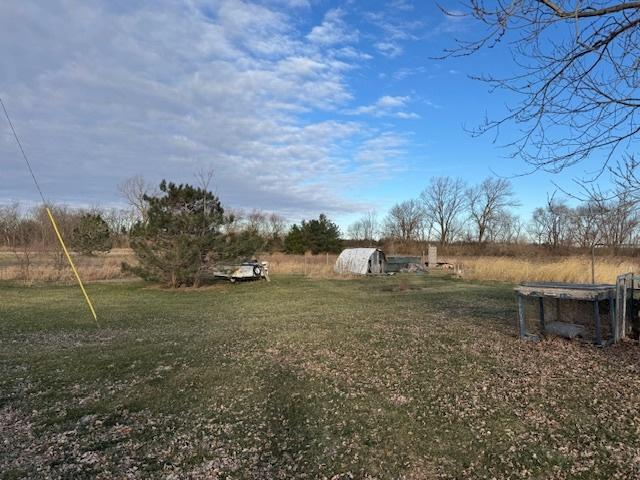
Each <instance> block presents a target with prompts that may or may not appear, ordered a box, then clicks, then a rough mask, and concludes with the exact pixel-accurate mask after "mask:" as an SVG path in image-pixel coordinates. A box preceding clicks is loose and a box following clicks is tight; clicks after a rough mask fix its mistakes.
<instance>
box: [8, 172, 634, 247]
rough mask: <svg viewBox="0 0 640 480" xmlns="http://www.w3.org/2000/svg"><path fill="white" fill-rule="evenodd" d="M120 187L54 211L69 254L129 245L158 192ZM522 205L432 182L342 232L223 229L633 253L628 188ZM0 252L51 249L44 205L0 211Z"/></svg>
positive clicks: (275, 240) (313, 226) (264, 242)
mask: <svg viewBox="0 0 640 480" xmlns="http://www.w3.org/2000/svg"><path fill="white" fill-rule="evenodd" d="M209 179H210V178H209ZM207 186H208V183H207V184H205V185H203V187H207ZM205 189H206V188H205ZM120 191H121V192H122V194H123V196H124V198H125V199H127V201H128V203H129V208H98V207H94V208H89V209H82V208H71V207H67V206H60V205H55V206H52V207H51V209H52V211H53V214H54V216H55V218H56V219H57V222H58V225H59V227H60V231H61V233H62V236H63V237H64V238H65V239H68V241H69V243H70V244H71V245H72V247H74V249H75V251H82V252H84V253H91V252H92V250H95V251H96V252H99V251H107V250H108V249H109V248H117V247H129V246H130V234H131V232H132V229H133V228H134V227H135V225H136V224H140V223H144V222H145V221H146V219H147V216H148V211H147V209H148V203H149V202H148V201H146V200H145V197H146V198H147V199H148V198H149V197H152V196H154V195H155V196H158V195H159V194H160V192H158V190H157V188H154V187H152V186H150V185H148V184H147V183H146V182H145V181H144V180H143V179H142V178H141V177H133V178H131V179H129V180H127V181H126V182H125V183H123V184H122V185H121V186H120ZM518 205H519V204H518V201H517V198H516V196H515V194H514V192H513V188H512V186H511V184H510V182H509V181H508V180H505V179H496V178H487V179H485V180H483V181H482V182H481V183H479V184H477V185H467V184H465V183H464V182H463V181H462V180H461V179H457V178H451V177H435V178H432V179H431V180H430V181H429V183H428V186H427V188H425V190H424V191H423V192H422V193H421V194H420V196H419V197H418V198H415V199H410V200H406V201H403V202H400V203H397V204H396V205H393V206H392V207H391V209H390V210H389V212H388V213H387V214H386V216H384V217H383V218H381V219H378V216H377V214H376V213H375V212H367V213H366V214H364V215H363V216H362V217H361V218H360V219H359V220H357V221H356V222H354V223H353V224H351V225H350V226H349V227H348V228H347V229H346V231H343V232H341V231H340V229H339V228H338V226H337V225H336V224H335V223H334V222H332V221H331V220H330V219H329V218H328V217H327V216H326V215H320V216H319V217H318V218H317V219H309V220H303V221H301V222H300V223H295V224H290V223H289V222H288V221H287V220H286V219H285V218H284V217H283V216H281V215H279V214H277V213H274V212H264V211H260V210H252V211H243V210H238V209H233V208H225V210H224V211H225V212H226V215H227V216H226V220H225V222H223V224H222V225H221V226H220V228H221V229H222V230H223V232H224V233H226V234H230V235H239V234H245V235H251V237H252V238H254V239H258V240H257V241H256V243H255V244H256V245H257V246H258V250H259V251H260V252H269V253H270V252H285V253H295V254H301V253H305V252H311V253H324V252H334V253H335V252H339V251H340V250H341V249H342V248H343V247H344V246H349V245H351V246H365V245H366V246H371V245H376V246H381V247H384V248H385V250H388V251H391V252H403V253H414V254H421V253H422V252H423V251H426V248H427V245H428V244H434V243H435V244H438V245H439V246H440V251H441V252H443V253H446V252H450V253H451V254H456V255H460V254H472V255H476V254H489V255H494V254H495V255H507V256H520V255H524V254H531V253H532V252H536V254H541V255H542V254H546V253H547V252H551V253H553V254H562V253H575V252H580V251H584V252H587V251H589V249H590V248H591V247H592V246H594V245H595V246H598V248H601V249H602V252H603V253H604V251H611V252H615V253H622V254H630V253H633V252H634V250H633V248H630V247H633V246H636V245H638V244H639V243H640V216H639V214H638V208H637V203H636V202H635V201H634V199H633V197H632V196H631V195H630V194H626V193H625V192H624V191H618V192H617V193H616V195H613V196H610V197H608V198H603V197H602V196H598V195H592V196H590V197H589V198H587V199H586V200H584V201H582V202H581V203H579V205H578V206H576V207H570V206H569V205H568V202H566V201H564V200H561V199H558V198H554V197H552V198H549V199H547V202H546V203H545V205H543V206H541V207H538V208H536V209H535V210H534V211H533V214H532V215H531V217H530V218H528V219H522V218H520V217H519V216H518V215H516V214H515V213H514V212H513V210H514V208H515V207H517V206H518ZM0 246H2V247H5V248H8V249H11V250H13V251H14V252H16V254H21V255H26V256H28V255H29V252H32V251H47V250H57V248H58V247H57V240H56V238H55V235H54V232H53V230H52V228H51V225H50V223H49V219H48V216H47V214H46V211H45V209H44V207H42V206H39V207H35V208H32V209H27V208H24V207H23V206H21V205H20V204H19V203H12V204H8V205H0ZM92 246H95V248H92ZM525 247H526V248H525Z"/></svg>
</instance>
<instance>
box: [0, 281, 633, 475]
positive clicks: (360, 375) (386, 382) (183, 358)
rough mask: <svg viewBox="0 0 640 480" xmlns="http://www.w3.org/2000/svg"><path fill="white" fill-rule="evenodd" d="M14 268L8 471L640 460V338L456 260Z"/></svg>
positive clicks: (560, 470) (451, 471)
mask: <svg viewBox="0 0 640 480" xmlns="http://www.w3.org/2000/svg"><path fill="white" fill-rule="evenodd" d="M89 288H90V292H91V294H92V296H93V297H94V300H95V304H96V308H97V310H98V313H99V320H100V324H99V325H96V324H95V323H93V322H92V320H91V319H90V317H89V316H88V314H87V311H86V308H85V306H84V305H83V304H82V299H81V297H80V294H79V292H78V291H77V289H76V288H74V287H73V286H51V285H46V284H40V285H35V286H32V287H29V288H25V287H23V286H19V285H17V284H15V283H14V284H10V283H4V284H0V299H1V303H0V318H1V319H2V321H1V322H0V437H1V438H2V439H3V441H2V442H0V472H1V473H0V478H4V479H8V478H125V477H126V478H235V479H240V478H276V479H277V478H281V479H285V478H314V479H315V478H335V479H347V478H384V479H387V478H405V479H431V478H444V479H454V478H487V479H490V478H583V479H594V478H602V479H609V478H620V479H629V478H638V477H639V476H640V431H639V430H640V415H639V414H638V408H640V407H639V405H640V376H639V373H640V349H638V347H637V346H636V345H633V344H632V343H631V342H624V343H622V344H621V345H619V346H616V347H610V348H605V349H596V348H594V347H589V346H580V345H578V344H575V343H570V342H566V341H563V340H546V341H544V342H542V343H539V344H535V343H527V342H521V341H519V340H518V339H517V338H516V337H515V331H516V330H515V311H514V310H515V309H514V303H515V302H514V298H513V294H512V289H511V286H510V285H507V284H496V283H486V282H485V283H480V282H471V281H466V280H460V279H454V278H450V277H446V276H441V275H433V274H429V275H423V276H409V275H407V276H395V277H386V278H368V279H357V280H353V279H352V280H337V279H310V278H305V277H303V276H294V275H288V276H287V275H275V276H274V279H273V281H272V282H270V283H267V282H263V283H254V284H237V285H231V284H227V283H225V284H220V285H214V286H210V287H205V288H202V289H198V290H192V289H185V290H178V291H167V290H162V289H160V288H158V287H154V286H150V285H146V284H144V283H139V282H108V283H94V284H91V285H90V286H89Z"/></svg>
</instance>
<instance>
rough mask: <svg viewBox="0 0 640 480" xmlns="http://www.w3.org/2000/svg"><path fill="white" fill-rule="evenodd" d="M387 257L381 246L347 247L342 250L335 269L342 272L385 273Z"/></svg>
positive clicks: (357, 273) (358, 273) (359, 273)
mask: <svg viewBox="0 0 640 480" xmlns="http://www.w3.org/2000/svg"><path fill="white" fill-rule="evenodd" d="M386 265H387V257H386V255H385V254H384V252H383V251H382V250H380V249H379V248H347V249H345V250H343V251H342V253H341V254H340V256H338V259H337V260H336V264H335V266H334V267H333V270H334V271H335V272H336V273H341V274H356V275H367V274H368V273H385V270H386Z"/></svg>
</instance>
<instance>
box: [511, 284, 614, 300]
mask: <svg viewBox="0 0 640 480" xmlns="http://www.w3.org/2000/svg"><path fill="white" fill-rule="evenodd" d="M515 290H516V292H518V294H520V295H523V296H525V297H549V298H560V299H565V300H587V301H594V300H606V299H608V298H610V297H612V296H614V295H615V291H616V286H615V285H609V284H604V283H603V284H595V285H592V284H583V283H560V282H532V283H523V284H522V285H518V286H517V287H516V288H515Z"/></svg>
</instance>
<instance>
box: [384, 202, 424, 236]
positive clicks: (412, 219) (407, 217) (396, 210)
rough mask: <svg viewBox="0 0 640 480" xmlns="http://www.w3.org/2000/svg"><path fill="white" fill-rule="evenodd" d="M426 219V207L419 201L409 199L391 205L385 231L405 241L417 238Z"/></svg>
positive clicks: (388, 234)
mask: <svg viewBox="0 0 640 480" xmlns="http://www.w3.org/2000/svg"><path fill="white" fill-rule="evenodd" d="M424 219H425V212H424V208H423V207H422V205H421V204H420V202H419V201H417V200H407V201H405V202H401V203H397V204H395V205H394V206H393V207H391V210H389V213H388V214H387V216H386V218H385V221H384V229H385V233H386V235H387V236H389V237H391V238H397V239H398V240H401V241H403V242H406V241H409V240H417V239H418V235H419V233H420V230H421V226H422V224H423V222H424Z"/></svg>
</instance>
